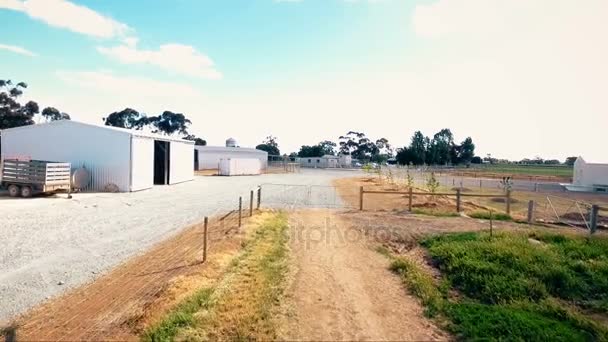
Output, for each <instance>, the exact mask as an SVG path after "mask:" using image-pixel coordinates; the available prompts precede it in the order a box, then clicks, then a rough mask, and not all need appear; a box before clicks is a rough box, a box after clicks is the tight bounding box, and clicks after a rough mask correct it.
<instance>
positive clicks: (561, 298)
mask: <svg viewBox="0 0 608 342" xmlns="http://www.w3.org/2000/svg"><path fill="white" fill-rule="evenodd" d="M422 245H423V246H425V247H426V248H427V249H428V251H429V254H430V255H431V257H432V258H433V260H434V262H435V263H436V265H437V266H438V267H439V269H440V270H441V272H442V280H441V281H438V280H436V279H434V278H433V277H432V276H431V275H429V274H428V273H426V271H425V270H424V269H422V268H421V267H420V266H418V265H417V264H416V263H414V262H412V261H410V260H408V259H406V258H394V259H393V262H392V264H391V269H392V270H393V271H395V272H397V273H398V274H400V275H401V277H402V279H403V281H404V283H405V284H406V286H407V287H408V288H409V289H410V291H411V292H412V293H413V294H414V295H416V296H418V297H419V298H420V299H421V301H422V303H423V304H424V305H425V306H426V308H427V313H428V314H430V315H431V316H439V317H441V318H442V320H443V319H445V320H447V321H448V322H449V323H448V324H447V328H448V329H449V330H451V331H452V332H453V333H454V334H455V335H456V336H457V337H458V338H459V339H462V340H477V339H491V340H545V341H548V340H555V341H600V340H608V328H607V327H606V326H603V325H602V324H600V323H599V322H597V321H595V320H593V319H591V318H590V316H587V315H585V314H583V313H582V312H583V311H585V312H587V311H588V310H593V311H594V312H596V313H600V314H606V312H607V311H606V310H605V308H606V300H607V298H608V240H607V239H602V238H597V237H596V238H593V239H589V238H584V237H578V236H563V235H557V234H547V233H538V232H534V233H506V232H503V233H500V234H498V235H495V236H494V237H493V238H490V237H489V236H488V235H487V234H485V233H459V234H447V235H440V236H435V237H431V238H428V239H426V240H424V241H423V242H422ZM454 293H458V295H453V294H454ZM449 294H452V296H450V295H449Z"/></svg>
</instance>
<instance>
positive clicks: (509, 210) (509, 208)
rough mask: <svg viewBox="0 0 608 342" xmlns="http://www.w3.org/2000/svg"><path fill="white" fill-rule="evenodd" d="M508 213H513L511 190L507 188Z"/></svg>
mask: <svg viewBox="0 0 608 342" xmlns="http://www.w3.org/2000/svg"><path fill="white" fill-rule="evenodd" d="M507 214H508V215H511V190H507Z"/></svg>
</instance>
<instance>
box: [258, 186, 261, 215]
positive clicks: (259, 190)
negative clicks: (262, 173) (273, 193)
mask: <svg viewBox="0 0 608 342" xmlns="http://www.w3.org/2000/svg"><path fill="white" fill-rule="evenodd" d="M261 203H262V187H261V186H260V187H258V209H260V204H261Z"/></svg>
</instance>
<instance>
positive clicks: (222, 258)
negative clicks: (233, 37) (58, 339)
mask: <svg viewBox="0 0 608 342" xmlns="http://www.w3.org/2000/svg"><path fill="white" fill-rule="evenodd" d="M320 175H323V174H322V173H321V174H319V176H320ZM309 176H310V175H309ZM347 176H352V174H350V175H349V174H344V173H341V174H340V176H338V175H336V176H332V177H333V178H331V177H327V175H324V176H322V178H317V182H316V184H320V183H323V184H325V186H326V185H327V184H328V183H330V182H331V179H334V180H336V182H341V181H342V180H340V178H344V177H347ZM207 179H215V177H211V178H207ZM303 179H304V178H300V179H299V180H300V181H302V180H303ZM321 179H323V180H324V181H323V182H320V180H321ZM283 180H284V179H283ZM277 182H278V180H277ZM294 184H296V185H302V184H299V183H296V181H294ZM352 188H353V187H352V186H346V187H345V186H338V187H337V188H336V191H338V193H339V194H340V195H342V194H344V198H345V201H344V202H345V203H344V204H345V206H347V207H348V198H349V195H348V193H345V191H346V192H348V191H355V192H356V191H358V188H355V189H352ZM355 198H356V197H355ZM293 203H298V202H297V201H293V202H292V204H293ZM307 204H310V203H307ZM290 208H291V209H292V210H290V211H287V216H288V218H289V235H288V236H287V237H288V240H287V241H286V242H281V240H267V239H269V238H272V237H273V236H275V237H276V236H277V235H275V233H270V231H269V233H268V234H266V233H263V231H264V230H262V231H260V229H262V228H260V227H262V226H264V225H265V224H266V223H264V222H275V220H274V217H276V212H275V211H273V210H270V211H263V212H259V213H258V214H256V215H255V216H254V217H253V218H251V219H246V220H245V224H244V226H243V228H242V229H241V230H238V229H233V228H232V229H231V228H229V227H224V228H227V229H224V230H222V229H221V226H219V227H217V226H213V225H212V227H213V228H210V229H211V231H212V232H217V234H218V236H219V237H218V239H219V240H213V244H212V245H211V246H212V248H211V249H210V255H209V262H208V263H204V264H201V263H200V257H201V256H200V249H201V244H202V239H201V226H200V225H194V226H192V227H191V228H190V229H187V230H184V231H183V232H181V233H179V234H176V235H175V236H174V237H173V239H171V240H168V241H165V242H163V243H160V244H158V245H157V246H156V247H155V248H154V249H152V250H151V251H149V252H146V253H143V254H142V255H140V256H139V257H137V258H135V259H131V260H130V261H129V262H127V263H126V264H124V265H123V266H121V267H120V268H117V269H115V270H113V271H112V272H110V273H108V274H106V275H104V276H103V277H102V278H100V280H98V281H96V282H93V283H91V285H89V286H87V287H84V288H81V289H77V290H75V291H72V292H68V293H66V294H65V296H62V297H59V298H58V299H56V300H54V301H50V302H48V303H47V304H45V305H44V306H43V307H42V308H44V309H35V310H34V311H31V312H30V315H31V316H29V315H26V316H23V320H22V321H21V323H22V324H20V325H18V326H17V327H16V330H15V332H16V334H17V336H53V335H52V334H53V333H56V331H55V332H53V331H50V330H47V329H42V330H38V328H39V327H40V324H41V322H45V323H47V322H48V321H46V320H47V319H52V321H51V322H52V323H50V325H52V326H54V327H63V326H65V327H66V329H59V330H63V331H67V332H69V334H67V335H62V336H64V338H67V337H71V338H72V339H78V338H86V337H87V336H88V337H91V338H95V336H104V337H105V338H110V337H111V336H113V335H111V334H110V333H108V331H111V332H112V333H115V334H116V335H115V336H116V338H120V339H134V338H137V337H138V336H143V337H144V338H147V339H153V338H154V336H167V335H156V334H157V333H162V334H165V333H169V332H170V334H171V336H175V337H177V338H180V339H181V338H192V339H194V338H204V337H205V336H210V335H208V333H209V332H215V333H220V334H221V335H219V336H217V337H219V338H226V339H229V338H231V337H235V336H247V337H248V338H256V337H258V338H262V337H268V336H278V337H280V338H285V339H289V338H302V339H314V338H317V339H321V338H324V339H329V338H331V339H340V338H344V339H380V338H382V337H385V338H387V337H391V338H393V339H424V340H445V339H446V338H449V336H450V333H449V332H446V329H447V330H449V329H448V328H447V327H444V326H443V325H442V324H441V322H440V321H434V320H431V319H429V318H428V317H425V315H426V314H428V313H425V312H426V311H428V307H427V305H426V303H425V302H424V300H422V301H418V300H417V299H416V298H414V297H413V296H412V295H410V294H414V295H416V296H417V293H418V292H416V291H414V290H411V289H410V290H405V289H404V288H403V287H402V285H401V284H400V283H399V279H400V278H402V277H403V274H397V275H395V274H391V272H390V271H389V266H390V265H391V264H392V263H393V259H392V258H393V257H396V258H403V257H408V258H410V257H411V258H413V259H412V260H415V261H416V262H418V263H419V265H420V266H421V267H424V268H425V269H428V270H430V271H432V272H434V273H432V274H434V275H437V276H440V273H438V272H439V271H433V268H432V266H433V265H432V264H428V263H427V262H426V261H428V259H426V254H425V253H426V252H425V251H424V250H423V249H422V248H421V247H420V245H419V243H420V241H421V240H423V239H424V238H426V237H427V236H428V234H444V233H454V232H473V233H480V232H481V234H487V232H488V221H487V220H480V219H471V218H466V217H434V216H429V215H415V214H410V213H407V212H405V211H404V210H366V211H358V210H352V209H333V210H328V209H307V210H302V209H301V208H300V207H297V206H296V207H293V206H291V207H290ZM269 220H270V221H269ZM212 221H213V219H212ZM281 224H283V223H281ZM231 226H232V227H234V225H231ZM256 227H257V228H256ZM273 227H274V228H273ZM277 227H279V226H276V225H275V224H274V223H273V224H270V226H268V229H271V231H275V230H274V229H275V228H277ZM277 229H278V228H277ZM493 229H494V230H493V232H494V233H495V234H497V236H498V235H499V234H503V233H507V232H527V231H532V230H534V229H543V230H544V231H550V232H558V233H559V234H560V235H561V234H562V233H564V232H565V233H566V234H574V235H584V234H585V233H584V232H582V231H581V230H579V229H574V228H540V227H537V228H529V227H528V226H527V225H521V224H516V223H513V222H509V221H506V222H496V223H495V224H494V226H493ZM275 232H276V231H275ZM319 233H321V234H325V235H321V236H319V235H318V234H319ZM603 235H604V233H603V232H600V233H599V234H598V235H597V237H598V238H603V237H602V236H603ZM319 237H325V238H321V239H320V238H319ZM214 239H215V238H214ZM272 239H274V238H272ZM276 243H281V244H282V243H289V246H290V249H289V250H290V252H289V256H286V255H285V254H284V253H283V252H279V251H280V250H282V249H274V247H272V248H270V247H271V246H275V244H276ZM221 246H223V247H221ZM277 246H278V245H277ZM214 248H216V249H214ZM243 248H244V249H243ZM169 250H170V251H171V252H167V251H169ZM374 250H377V251H380V252H382V253H377V252H376V251H374ZM272 251H275V252H276V253H275V252H272ZM258 253H262V254H258ZM265 253H270V254H265ZM277 253H278V254H277ZM384 255H392V256H391V257H390V258H386V257H385V256H384ZM266 258H271V259H266ZM277 258H278V259H277ZM256 260H274V261H273V262H270V263H265V264H264V265H266V266H262V264H259V267H267V266H268V265H279V266H280V265H284V263H288V264H289V267H288V268H287V269H285V268H284V267H283V266H280V267H278V268H271V269H266V268H262V269H263V270H266V271H267V272H266V271H264V272H262V273H260V271H259V269H258V266H256V265H258V264H256V262H257V261H256ZM353 260H354V262H353ZM147 265H149V267H148V266H147ZM273 267H274V266H273ZM296 270H298V272H296ZM268 272H269V273H268ZM277 272H278V273H277ZM298 273H299V275H298ZM133 277H136V278H137V279H138V280H139V284H138V285H139V286H141V288H139V289H132V290H130V291H123V292H120V290H116V291H117V292H118V293H114V294H112V293H104V289H106V288H107V289H112V288H114V289H119V288H120V286H118V287H114V286H113V285H112V284H114V283H116V284H120V283H123V284H128V283H134V281H133V280H132V279H131V278H133ZM294 277H295V278H294ZM298 277H299V278H298ZM129 279H131V280H129ZM133 279H135V278H133ZM262 279H265V280H264V281H261V280H262ZM266 281H269V282H270V283H266ZM98 283H99V284H98ZM96 284H97V285H96ZM104 284H105V285H104ZM298 284H300V285H298ZM275 285H276V286H275ZM125 286H126V285H125ZM146 286H150V287H146ZM237 289H238V290H237ZM264 289H267V290H264ZM268 289H274V290H272V291H270V290H268ZM336 291H337V292H336ZM408 291H411V292H408ZM303 293H305V294H306V295H302V296H301V295H300V294H303ZM336 293H344V296H336ZM84 294H86V296H87V298H84V297H83V296H85V295H84ZM260 296H262V297H260ZM264 296H270V297H264ZM88 297H90V299H89V298H88ZM248 298H252V299H251V301H249V300H248ZM255 298H257V299H255ZM260 298H273V299H272V300H270V301H269V303H284V305H276V306H275V305H274V304H271V305H269V306H265V305H264V306H263V305H256V304H255V303H256V302H255V301H256V300H258V299H260ZM276 298H282V300H275V299H276ZM352 298H356V299H357V300H354V301H353V300H352ZM66 303H76V304H74V305H66ZM121 303H122V304H121ZM213 303H218V304H217V305H216V304H213ZM66 307H74V308H76V309H78V308H80V309H81V310H82V311H83V314H82V316H81V317H83V322H86V321H88V322H95V324H94V325H87V324H83V322H78V321H77V320H76V319H72V318H73V317H74V316H75V315H74V311H70V312H67V313H66V314H65V315H57V320H55V319H53V318H50V316H49V315H47V316H44V313H45V312H51V313H52V312H54V311H53V310H59V309H60V308H66ZM243 308H247V309H243ZM76 309H75V310H76ZM64 311H65V310H64ZM203 312H204V313H205V315H203V316H201V314H202V313H203ZM70 313H72V316H70V315H69V314H70ZM207 313H209V314H210V315H207ZM184 315H185V316H184ZM260 315H262V316H263V317H268V316H266V315H270V316H269V317H270V321H271V322H272V324H266V323H267V322H268V321H267V320H265V321H264V323H262V322H260V324H256V322H258V321H256V320H257V319H259V318H260V317H262V316H260ZM319 315H321V316H319ZM403 315H407V316H408V317H411V319H408V321H407V322H403V320H402V319H400V318H399V319H397V320H395V321H393V319H394V318H395V317H403ZM62 317H63V318H62ZM180 317H181V318H184V319H185V320H179V321H178V318H180ZM222 317H224V318H222ZM318 317H322V319H317V318H318ZM28 318H29V319H28ZM181 318H180V319H181ZM200 318H202V319H200ZM66 320H67V322H66ZM28 321H29V322H30V323H28ZM36 322H38V324H36ZM230 322H233V323H235V324H232V323H230ZM178 323H179V324H178ZM295 326H298V329H295V328H293V327H295ZM290 327H292V328H293V329H292V328H290ZM28 331H29V333H28ZM449 331H450V332H452V331H451V330H449ZM30 333H33V334H38V335H28V334H30ZM43 333H48V334H51V335H41V334H43ZM20 334H21V335H20ZM234 334H237V335H234ZM274 334H276V335H274ZM212 336H215V335H212Z"/></svg>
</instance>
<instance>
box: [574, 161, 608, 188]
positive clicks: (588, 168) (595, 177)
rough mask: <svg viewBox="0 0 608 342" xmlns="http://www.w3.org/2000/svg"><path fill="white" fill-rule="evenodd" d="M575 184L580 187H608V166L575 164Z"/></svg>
mask: <svg viewBox="0 0 608 342" xmlns="http://www.w3.org/2000/svg"><path fill="white" fill-rule="evenodd" d="M573 178H574V182H573V183H574V184H575V185H580V186H593V185H608V164H587V163H585V162H579V161H578V160H577V162H576V163H575V164H574V177H573Z"/></svg>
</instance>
